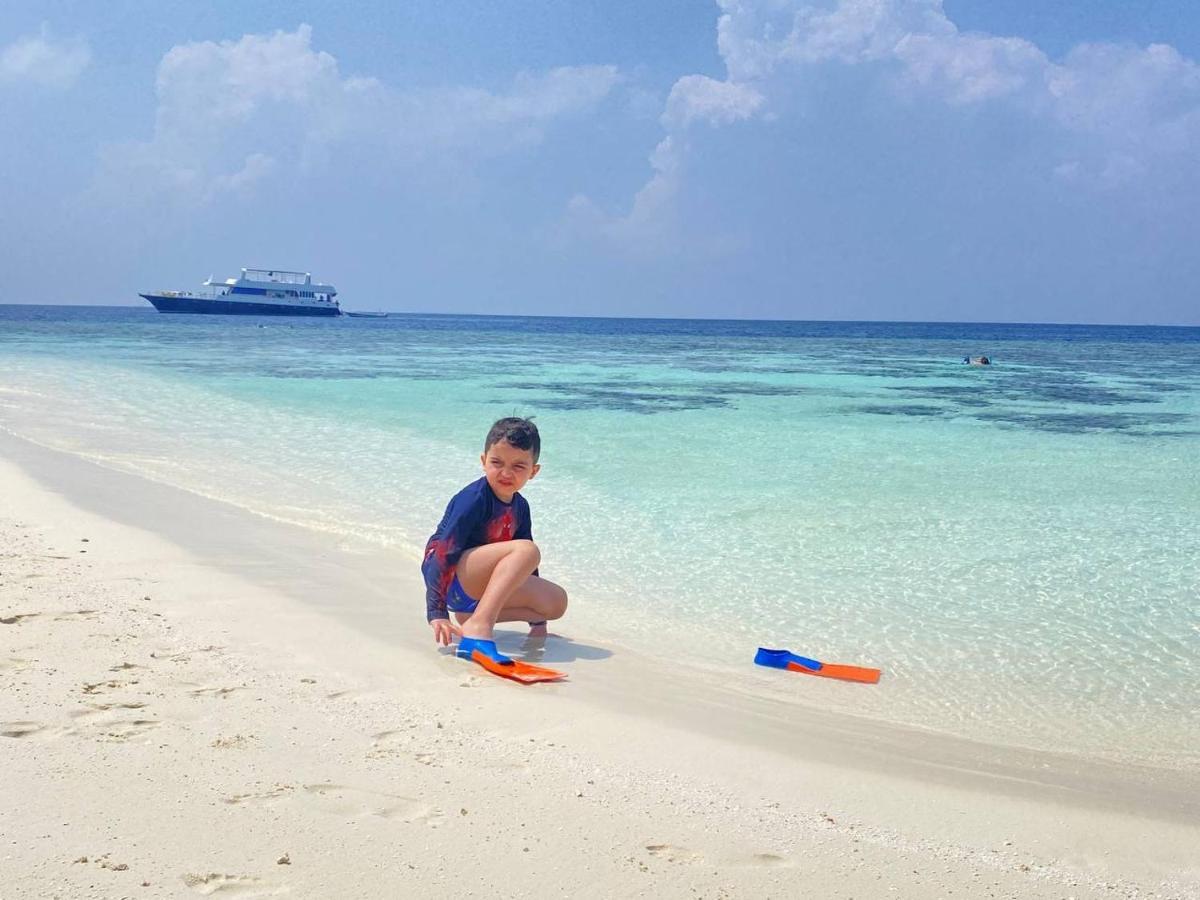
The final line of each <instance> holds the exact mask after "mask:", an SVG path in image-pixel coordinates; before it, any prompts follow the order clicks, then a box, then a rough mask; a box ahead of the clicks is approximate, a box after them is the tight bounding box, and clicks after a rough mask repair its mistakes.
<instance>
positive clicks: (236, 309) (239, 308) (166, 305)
mask: <svg viewBox="0 0 1200 900" xmlns="http://www.w3.org/2000/svg"><path fill="white" fill-rule="evenodd" d="M138 296H139V297H143V298H145V299H146V300H149V301H150V302H151V303H152V304H154V308H155V309H157V310H158V311H159V312H163V313H206V314H208V315H219V316H325V317H330V316H339V315H341V310H340V309H338V308H337V307H336V306H287V305H284V304H282V303H251V302H247V301H244V300H216V299H212V300H210V299H208V298H205V297H164V296H163V295H161V294H138Z"/></svg>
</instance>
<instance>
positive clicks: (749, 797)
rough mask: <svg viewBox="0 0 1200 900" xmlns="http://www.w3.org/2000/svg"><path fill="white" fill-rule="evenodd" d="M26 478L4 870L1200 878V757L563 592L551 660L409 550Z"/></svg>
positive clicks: (115, 486)
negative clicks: (851, 708)
mask: <svg viewBox="0 0 1200 900" xmlns="http://www.w3.org/2000/svg"><path fill="white" fill-rule="evenodd" d="M0 498H2V499H0V540H2V543H3V549H2V551H0V553H2V556H0V754H2V756H0V759H3V762H4V768H5V788H4V802H3V804H0V835H2V841H3V849H2V851H0V895H2V896H3V897H4V898H14V900H15V898H64V900H65V898H70V900H77V898H117V897H133V898H156V897H181V898H186V897H193V896H196V895H201V896H206V895H211V896H218V897H224V896H231V897H233V896H236V897H247V898H249V897H271V896H292V897H302V898H308V897H312V898H341V897H355V898H393V897H450V896H456V897H462V896H492V895H495V894H498V893H502V894H504V895H507V896H515V897H534V896H538V897H688V898H696V897H707V898H717V897H756V898H757V897H800V896H810V897H820V898H860V900H861V898H876V897H878V898H891V897H896V898H929V897H950V896H953V897H1021V898H1024V897H1030V898H1066V897H1076V898H1087V897H1097V898H1098V897H1104V898H1112V897H1139V898H1148V897H1160V898H1185V897H1200V852H1198V851H1197V848H1198V847H1200V773H1192V772H1187V771H1172V770H1158V769H1150V768H1138V767H1133V766H1121V765H1116V764H1113V763H1107V762H1097V761H1090V760H1086V759H1081V758H1074V757H1069V756H1063V755H1052V754H1039V753H1036V752H1032V751H1018V750H1011V749H1006V748H1000V747H994V746H987V745H982V744H972V743H970V742H967V741H962V740H956V739H951V738H946V737H942V736H939V735H935V734H928V733H923V732H917V731H911V730H905V729H901V728H896V727H890V726H883V725H879V724H876V723H873V722H870V721H867V720H863V719H856V718H853V717H847V716H836V715H832V714H829V713H822V712H819V711H814V710H811V709H807V708H805V707H804V706H802V705H801V704H800V703H798V702H797V703H795V704H790V703H781V702H779V700H778V699H776V698H768V697H762V696H758V695H757V694H756V693H755V692H754V691H753V690H751V689H750V688H748V687H747V686H746V685H742V684H738V683H730V682H729V681H728V680H727V679H724V680H723V679H721V678H720V677H718V676H717V675H715V674H714V673H712V672H707V671H702V670H698V669H690V668H685V667H680V666H676V665H673V664H672V661H671V659H670V645H671V639H670V636H667V635H664V636H663V641H662V644H663V654H662V656H661V657H659V658H645V657H643V656H639V655H637V654H635V653H633V652H631V651H628V650H626V649H624V648H622V647H621V646H619V645H614V644H611V643H609V642H603V643H602V642H601V641H600V640H598V639H596V638H593V637H592V636H590V635H588V634H586V633H580V632H578V631H577V630H575V629H574V628H573V627H572V621H571V616H570V613H568V616H567V618H566V619H564V620H563V622H562V623H560V628H559V630H560V631H561V633H562V634H563V635H566V636H568V637H569V640H568V639H566V638H561V637H556V638H551V639H550V640H549V641H548V642H547V643H546V645H545V647H544V648H542V649H541V650H538V649H537V648H530V653H529V656H528V658H530V659H535V660H537V659H540V660H543V661H545V662H546V664H548V665H553V666H555V667H557V668H562V669H565V670H566V671H567V672H569V675H570V680H569V681H567V682H566V683H563V684H555V685H539V686H533V687H524V686H521V685H517V684H514V683H510V682H506V681H503V680H500V679H498V678H495V677H493V676H491V675H489V674H487V673H485V672H483V671H482V670H480V669H478V668H476V667H474V666H473V665H471V664H469V663H466V662H463V661H460V660H457V659H455V658H453V657H452V656H450V655H448V654H447V653H445V652H441V653H439V651H438V650H437V649H435V647H434V644H433V642H432V640H431V639H430V634H429V629H428V628H427V626H426V625H425V622H424V617H423V609H424V607H423V601H422V593H423V586H422V585H421V583H420V581H419V578H418V573H417V571H416V566H415V564H414V563H413V561H412V560H409V559H407V558H399V557H397V556H390V555H388V554H384V553H380V552H378V551H370V550H367V549H364V548H363V547H360V546H351V545H348V544H339V543H337V542H336V541H334V540H332V539H331V538H330V537H329V536H328V535H321V534H316V533H310V532H307V531H304V530H302V529H299V528H293V527H290V526H286V525H282V524H279V523H277V522H272V521H268V520H265V519H262V518H259V517H256V516H254V515H252V514H250V513H246V512H244V511H241V510H238V509H235V508H233V507H230V506H226V505H223V504H221V503H217V502H215V501H210V500H207V499H204V498H201V497H198V496H195V495H192V494H188V493H185V492H183V491H180V490H178V489H175V488H172V487H167V486H164V485H161V484H156V483H153V482H151V481H147V480H143V479H140V478H137V477H135V476H132V475H128V474H123V473H118V472H115V471H110V470H108V469H105V468H102V467H100V466H97V465H95V464H93V463H91V462H88V461H85V460H82V459H79V458H75V457H72V456H68V455H65V454H62V453H58V452H56V451H50V450H46V449H44V448H40V447H37V446H35V445H33V444H30V443H28V442H26V441H24V440H21V439H18V438H15V437H12V436H9V435H0ZM572 602H573V603H575V604H586V603H587V602H588V598H587V597H581V596H575V597H573V601H572ZM522 645H523V639H522V638H521V637H520V636H519V635H517V634H516V633H515V632H513V633H509V634H507V635H506V637H505V639H504V640H503V641H502V643H501V646H502V647H503V648H506V649H509V650H512V651H514V652H517V653H518V655H521V653H522ZM747 665H748V666H749V660H747ZM780 677H789V676H788V675H787V674H786V673H780ZM795 677H799V676H795ZM886 677H887V676H886V674H885V676H884V681H883V682H882V683H881V684H880V685H878V686H876V687H864V688H862V689H863V690H886V689H887V680H886Z"/></svg>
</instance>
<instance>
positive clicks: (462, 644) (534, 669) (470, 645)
mask: <svg viewBox="0 0 1200 900" xmlns="http://www.w3.org/2000/svg"><path fill="white" fill-rule="evenodd" d="M454 655H455V656H457V657H458V658H459V659H469V660H470V661H471V662H473V663H477V664H478V665H480V666H483V668H485V669H487V670H488V671H489V672H491V673H492V674H493V675H499V676H500V677H501V678H508V679H510V680H512V681H519V682H520V683H521V684H537V683H539V682H542V681H562V679H564V678H566V677H567V673H566V672H559V671H557V670H556V669H546V668H543V667H542V666H535V665H532V664H530V663H526V662H521V661H520V660H516V659H509V658H508V657H507V656H505V655H504V654H503V653H501V652H500V651H499V650H497V649H496V642H495V641H489V640H484V639H482V638H469V637H464V638H459V641H458V650H456V651H455V654H454Z"/></svg>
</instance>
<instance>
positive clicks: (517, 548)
mask: <svg viewBox="0 0 1200 900" xmlns="http://www.w3.org/2000/svg"><path fill="white" fill-rule="evenodd" d="M510 543H511V544H512V548H513V549H512V552H513V553H519V554H521V555H522V556H523V557H525V558H526V559H527V560H529V561H530V562H532V563H533V566H534V568H537V566H538V563H540V562H541V561H542V551H541V550H539V549H538V545H537V544H535V543H534V542H533V541H529V540H525V539H524V538H522V539H521V540H519V541H510Z"/></svg>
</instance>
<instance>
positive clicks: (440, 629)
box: [429, 619, 462, 647]
mask: <svg viewBox="0 0 1200 900" xmlns="http://www.w3.org/2000/svg"><path fill="white" fill-rule="evenodd" d="M429 624H430V626H431V627H432V628H433V639H434V640H435V641H437V642H438V644H439V645H440V646H442V647H448V646H449V645H450V642H451V641H453V640H454V638H455V637H456V636H458V635H460V634H462V632H461V631H460V630H459V629H458V627H457V626H455V625H451V624H450V620H449V619H434V620H433V621H432V622H430V623H429Z"/></svg>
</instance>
